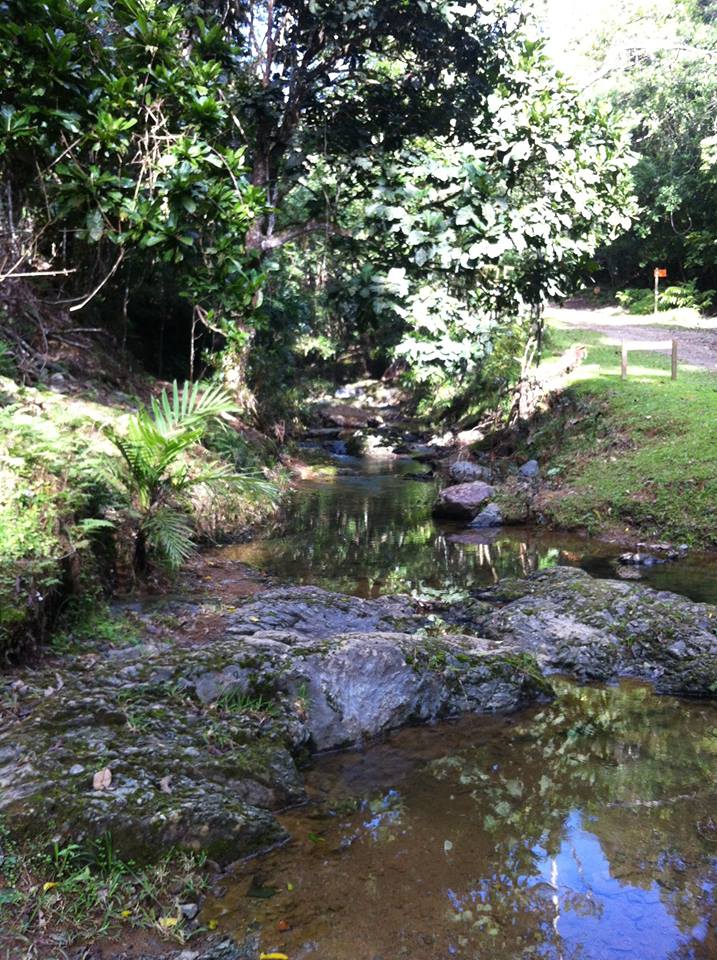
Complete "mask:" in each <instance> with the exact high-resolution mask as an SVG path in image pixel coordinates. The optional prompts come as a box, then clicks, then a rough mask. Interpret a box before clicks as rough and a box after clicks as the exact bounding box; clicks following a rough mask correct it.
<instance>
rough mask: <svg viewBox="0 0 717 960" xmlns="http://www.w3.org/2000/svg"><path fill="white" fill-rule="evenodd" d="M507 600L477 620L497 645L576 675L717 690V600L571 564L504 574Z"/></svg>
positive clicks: (671, 688) (501, 593) (497, 591)
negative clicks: (525, 574) (604, 576)
mask: <svg viewBox="0 0 717 960" xmlns="http://www.w3.org/2000/svg"><path fill="white" fill-rule="evenodd" d="M481 596H482V597H483V598H489V599H491V600H493V601H498V602H503V603H504V606H502V607H501V608H500V609H498V610H496V611H495V612H494V613H492V614H491V615H490V616H489V617H487V618H485V619H480V621H479V622H478V623H477V624H475V629H478V630H479V631H480V632H481V633H482V634H483V635H485V636H487V637H489V638H492V639H493V640H495V641H496V643H497V644H498V649H501V648H505V649H506V650H510V651H511V652H512V651H514V650H515V649H516V648H518V649H520V650H522V651H524V652H526V653H528V652H529V653H531V654H533V655H534V656H535V658H536V660H537V661H538V663H539V664H540V666H541V667H542V668H543V669H546V670H549V671H558V672H561V673H568V674H570V675H571V676H574V677H576V678H578V679H580V680H614V679H617V678H618V677H635V678H638V679H641V680H648V681H650V682H652V683H654V685H655V687H656V689H657V690H658V691H659V692H661V693H673V694H686V695H689V696H710V695H711V696H714V695H715V694H717V607H713V606H709V605H707V604H700V603H692V602H691V601H690V600H686V599H685V598H684V597H680V596H678V595H676V594H673V593H665V592H661V591H656V590H652V589H650V588H649V587H645V586H642V585H640V584H635V583H625V582H621V581H613V580H595V579H593V578H592V577H590V576H589V575H588V574H587V573H584V572H583V571H582V570H577V569H572V568H568V567H556V568H555V569H552V570H548V571H545V572H544V573H540V574H537V575H536V576H534V577H531V578H529V579H527V580H504V581H502V582H501V583H500V584H498V585H497V586H496V587H495V588H494V589H492V590H490V591H487V592H485V593H482V594H481Z"/></svg>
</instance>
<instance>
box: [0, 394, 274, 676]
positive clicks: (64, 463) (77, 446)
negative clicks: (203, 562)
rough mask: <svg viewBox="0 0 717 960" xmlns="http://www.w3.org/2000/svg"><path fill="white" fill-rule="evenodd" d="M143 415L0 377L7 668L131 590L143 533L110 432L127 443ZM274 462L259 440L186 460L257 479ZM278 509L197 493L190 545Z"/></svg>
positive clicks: (115, 402)
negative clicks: (133, 420) (136, 540)
mask: <svg viewBox="0 0 717 960" xmlns="http://www.w3.org/2000/svg"><path fill="white" fill-rule="evenodd" d="M142 386H143V389H144V390H145V392H146V393H147V394H149V393H150V392H152V391H153V390H154V387H153V385H152V384H151V383H149V382H147V383H146V384H144V383H143V385H142ZM154 392H156V391H154ZM139 405H141V401H140V400H139V399H138V398H136V397H131V396H129V395H127V394H125V393H121V392H119V391H113V390H111V389H109V388H108V387H107V386H106V385H103V384H88V383H79V382H77V381H74V380H67V379H65V378H59V379H58V378H55V380H54V381H53V380H50V381H49V382H47V383H44V384H42V383H40V384H37V385H34V386H24V385H21V384H19V383H18V382H16V380H15V379H13V377H11V376H0V664H2V663H3V662H8V661H12V660H15V659H17V658H18V657H20V656H22V655H25V654H27V653H28V652H31V651H32V649H33V648H34V647H36V646H37V645H38V644H39V643H41V642H43V641H44V640H45V639H46V638H47V636H48V634H49V633H50V631H51V630H52V629H54V628H55V627H56V626H57V625H58V623H60V622H61V621H62V620H63V618H64V619H65V621H67V619H68V618H72V617H74V618H78V617H79V618H82V617H88V616H89V617H90V618H95V619H96V617H97V605H98V602H100V601H101V598H102V597H103V596H106V595H107V594H108V593H109V592H111V590H112V589H114V588H117V587H119V588H120V589H126V588H127V587H128V586H131V585H132V580H133V571H132V569H131V558H132V544H133V537H134V536H136V523H135V521H134V518H133V508H132V504H131V503H130V502H128V500H127V497H126V495H123V491H122V489H121V488H118V485H117V483H116V482H115V478H114V471H113V462H116V460H117V456H118V454H117V451H116V449H115V448H113V446H112V444H111V443H110V441H109V440H108V438H107V436H106V435H105V433H104V432H103V428H105V427H107V426H111V427H113V428H114V429H115V430H116V431H117V432H118V433H120V434H121V433H122V432H123V430H124V429H125V427H126V423H127V421H128V419H129V418H130V417H131V416H132V414H133V412H134V411H136V409H137V407H138V406H139ZM269 461H270V456H269V455H268V454H267V451H266V450H262V449H261V448H260V447H259V446H258V445H257V443H256V442H255V441H253V440H248V439H247V438H246V437H244V436H242V434H241V433H240V432H237V431H236V430H227V431H223V432H222V433H221V434H220V435H216V436H210V437H208V438H207V439H206V440H205V442H204V445H202V446H200V445H197V447H196V450H192V451H188V452H187V454H186V456H185V458H184V461H183V465H182V469H186V470H187V471H189V472H192V471H195V472H197V473H202V472H204V471H206V470H207V468H208V466H209V467H211V466H212V465H225V466H226V467H227V468H229V469H232V470H239V471H241V470H245V469H251V470H254V471H260V470H261V469H267V468H268V465H269ZM274 509H275V507H274V504H273V503H272V502H271V501H268V500H266V499H262V498H260V497H258V498H254V499H252V498H250V497H248V496H247V495H246V494H245V493H244V492H243V491H240V490H238V489H233V488H232V487H231V485H227V486H225V487H224V488H222V489H221V490H217V489H209V488H208V487H203V486H201V485H200V486H197V487H196V489H195V490H194V492H193V495H192V503H191V510H190V513H191V518H190V519H191V523H192V526H193V529H194V533H195V537H196V538H197V539H198V540H199V541H200V542H201V541H204V542H211V541H212V540H216V539H220V538H223V537H228V536H231V535H233V534H236V533H237V532H238V531H240V530H242V529H244V528H246V527H248V526H250V525H252V524H255V523H257V522H259V521H260V520H262V519H264V518H265V517H266V516H267V514H268V513H270V512H272V511H273V510H274ZM157 573H158V575H159V579H160V580H161V577H162V573H161V570H158V571H157Z"/></svg>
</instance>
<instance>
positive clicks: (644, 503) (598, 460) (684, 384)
mask: <svg viewBox="0 0 717 960" xmlns="http://www.w3.org/2000/svg"><path fill="white" fill-rule="evenodd" d="M602 339H603V338H602V337H601V336H600V335H597V334H591V333H589V332H586V331H584V330H579V331H570V330H554V331H551V340H550V348H549V349H550V352H551V354H552V353H555V354H556V355H559V354H560V353H562V352H563V351H564V350H565V349H567V348H568V347H569V346H571V345H572V344H574V343H576V342H579V343H581V344H585V345H587V347H588V356H587V358H586V361H585V363H584V364H583V365H582V367H581V368H579V369H578V370H577V371H576V374H575V382H574V383H572V384H571V385H570V386H569V390H568V393H567V395H565V396H564V398H563V402H562V405H561V406H559V407H557V408H556V409H553V410H550V411H549V413H548V414H547V415H546V416H545V417H543V418H541V419H539V420H538V421H537V422H535V423H534V424H532V427H531V435H532V438H533V444H532V445H531V447H530V455H531V456H537V457H539V458H540V459H541V462H543V463H544V464H545V465H546V468H548V469H553V470H555V471H556V473H555V474H554V476H555V477H559V483H558V482H557V481H556V483H557V494H556V495H554V496H552V497H550V498H549V500H546V502H545V504H543V505H542V506H541V510H542V511H543V513H544V515H545V516H546V517H547V518H548V519H549V520H551V521H552V522H554V523H555V524H556V525H557V526H560V527H562V528H572V527H585V528H587V529H588V530H590V531H593V532H595V531H598V530H601V529H603V530H604V529H606V528H607V529H609V530H615V529H618V530H621V531H622V532H624V531H625V528H628V530H631V529H634V530H636V531H637V535H638V536H639V537H641V538H643V539H645V540H646V541H650V540H655V541H659V540H670V541H672V542H674V543H682V542H684V543H693V544H696V545H702V546H714V543H715V537H714V530H715V529H717V527H716V526H715V525H716V524H717V480H716V479H715V478H716V477H717V454H716V453H715V451H717V430H715V428H714V424H715V423H717V392H715V389H714V377H713V376H712V375H711V374H710V373H708V372H707V371H694V372H693V371H690V370H684V369H682V368H680V371H679V375H678V379H677V380H676V381H672V380H671V379H670V357H669V355H661V354H657V353H654V352H651V353H640V352H639V351H635V352H634V353H632V352H631V354H630V376H629V377H628V379H627V380H626V381H622V380H621V379H620V356H619V348H615V347H613V346H607V345H605V344H604V343H603V342H602Z"/></svg>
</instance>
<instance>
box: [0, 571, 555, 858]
mask: <svg viewBox="0 0 717 960" xmlns="http://www.w3.org/2000/svg"><path fill="white" fill-rule="evenodd" d="M429 628H430V632H429ZM436 633H437V631H436V624H435V621H429V620H428V618H427V617H426V616H424V615H422V614H418V613H416V612H415V610H414V608H413V606H412V605H411V603H410V601H409V600H408V599H407V598H385V599H380V600H373V601H370V600H360V599H357V598H353V597H344V596H340V595H336V594H332V593H329V592H328V591H323V590H318V589H316V588H311V587H308V588H301V587H299V588H292V589H287V590H272V591H268V592H266V593H264V594H263V595H261V596H257V597H255V598H252V599H251V600H250V601H249V602H247V603H246V604H245V605H244V606H242V607H240V608H239V609H238V610H237V611H236V612H235V613H233V614H229V615H227V617H226V618H225V623H224V625H223V628H222V629H221V630H220V632H219V636H218V638H217V640H216V641H214V642H213V643H211V644H207V645H206V646H203V647H183V646H169V645H166V644H165V645H154V646H152V645H145V646H139V647H128V648H123V649H119V650H112V651H109V652H107V653H105V654H104V655H102V656H98V655H97V654H96V653H95V654H89V655H78V656H75V657H68V658H66V659H65V660H63V661H62V671H63V672H62V675H61V676H60V675H58V674H57V673H56V670H57V666H55V667H47V668H43V669H40V670H25V671H23V672H21V673H16V674H14V677H13V679H12V681H11V680H10V679H8V680H7V681H6V682H5V684H4V685H0V703H2V704H3V711H4V723H3V726H2V730H1V731H0V815H2V817H3V820H4V822H5V823H6V824H7V826H8V828H9V829H10V831H11V833H12V834H13V835H14V836H15V837H16V838H17V839H18V840H20V841H24V840H32V841H33V843H34V845H35V846H36V847H37V846H42V843H43V841H47V840H49V839H50V838H57V839H58V840H60V841H62V842H65V841H73V842H77V843H81V844H82V843H86V842H87V841H90V840H92V839H93V838H96V837H99V836H101V835H102V834H104V833H105V832H106V831H109V832H110V833H111V834H112V838H113V843H114V846H115V849H116V850H117V852H118V855H120V856H122V857H132V858H134V859H137V860H139V861H151V860H154V859H157V858H158V857H160V856H161V855H162V854H163V853H164V852H166V850H167V849H168V848H169V847H171V846H173V845H179V846H183V847H188V848H191V849H195V850H203V851H205V852H206V853H207V855H208V856H209V857H210V858H212V859H213V860H216V861H218V862H219V863H222V864H226V863H229V862H231V861H233V860H235V859H237V858H239V857H242V856H246V855H248V854H252V853H256V852H258V851H261V850H266V849H267V848H269V847H271V846H273V845H274V844H276V843H278V842H281V841H283V840H285V839H286V833H285V831H284V830H283V828H282V827H281V826H280V824H279V822H278V821H277V820H276V819H275V817H274V815H273V811H275V810H277V809H281V808H282V807H286V806H288V805H292V804H295V803H298V802H301V801H302V800H303V799H304V786H303V781H302V777H301V775H300V773H299V769H298V767H297V762H300V761H301V760H302V759H305V758H306V756H307V754H308V753H310V752H311V751H313V750H323V749H329V748H335V747H338V746H348V745H351V744H355V743H357V742H359V741H363V740H366V739H371V738H373V737H377V736H379V735H381V734H382V733H384V732H385V731H388V730H392V729H394V728H396V727H399V726H401V725H403V724H405V723H415V722H424V721H431V720H435V719H438V718H440V717H446V716H452V715H455V714H458V713H460V712H462V711H474V712H492V711H496V710H501V711H503V710H514V709H516V708H518V707H520V706H522V705H524V704H526V703H530V702H532V701H534V700H536V699H537V698H538V697H540V696H542V695H543V694H545V693H549V691H550V688H549V686H548V685H547V684H546V683H545V681H544V680H543V679H542V677H541V674H540V671H539V670H538V668H537V666H536V664H535V661H534V659H533V658H532V657H530V656H525V655H522V654H520V653H519V652H515V653H513V652H510V651H508V650H507V648H506V647H505V646H502V647H501V650H500V652H499V653H498V654H496V653H495V652H494V648H495V647H496V645H495V644H494V643H493V642H492V641H484V640H479V639H477V638H475V637H473V636H462V635H459V634H453V633H449V634H446V635H441V634H440V632H439V633H438V635H436Z"/></svg>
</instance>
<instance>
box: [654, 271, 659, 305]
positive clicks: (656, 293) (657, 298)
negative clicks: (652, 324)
mask: <svg viewBox="0 0 717 960" xmlns="http://www.w3.org/2000/svg"><path fill="white" fill-rule="evenodd" d="M659 301H660V271H659V270H658V269H657V268H655V311H654V312H655V316H657V314H658V312H659V307H658V303H659Z"/></svg>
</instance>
